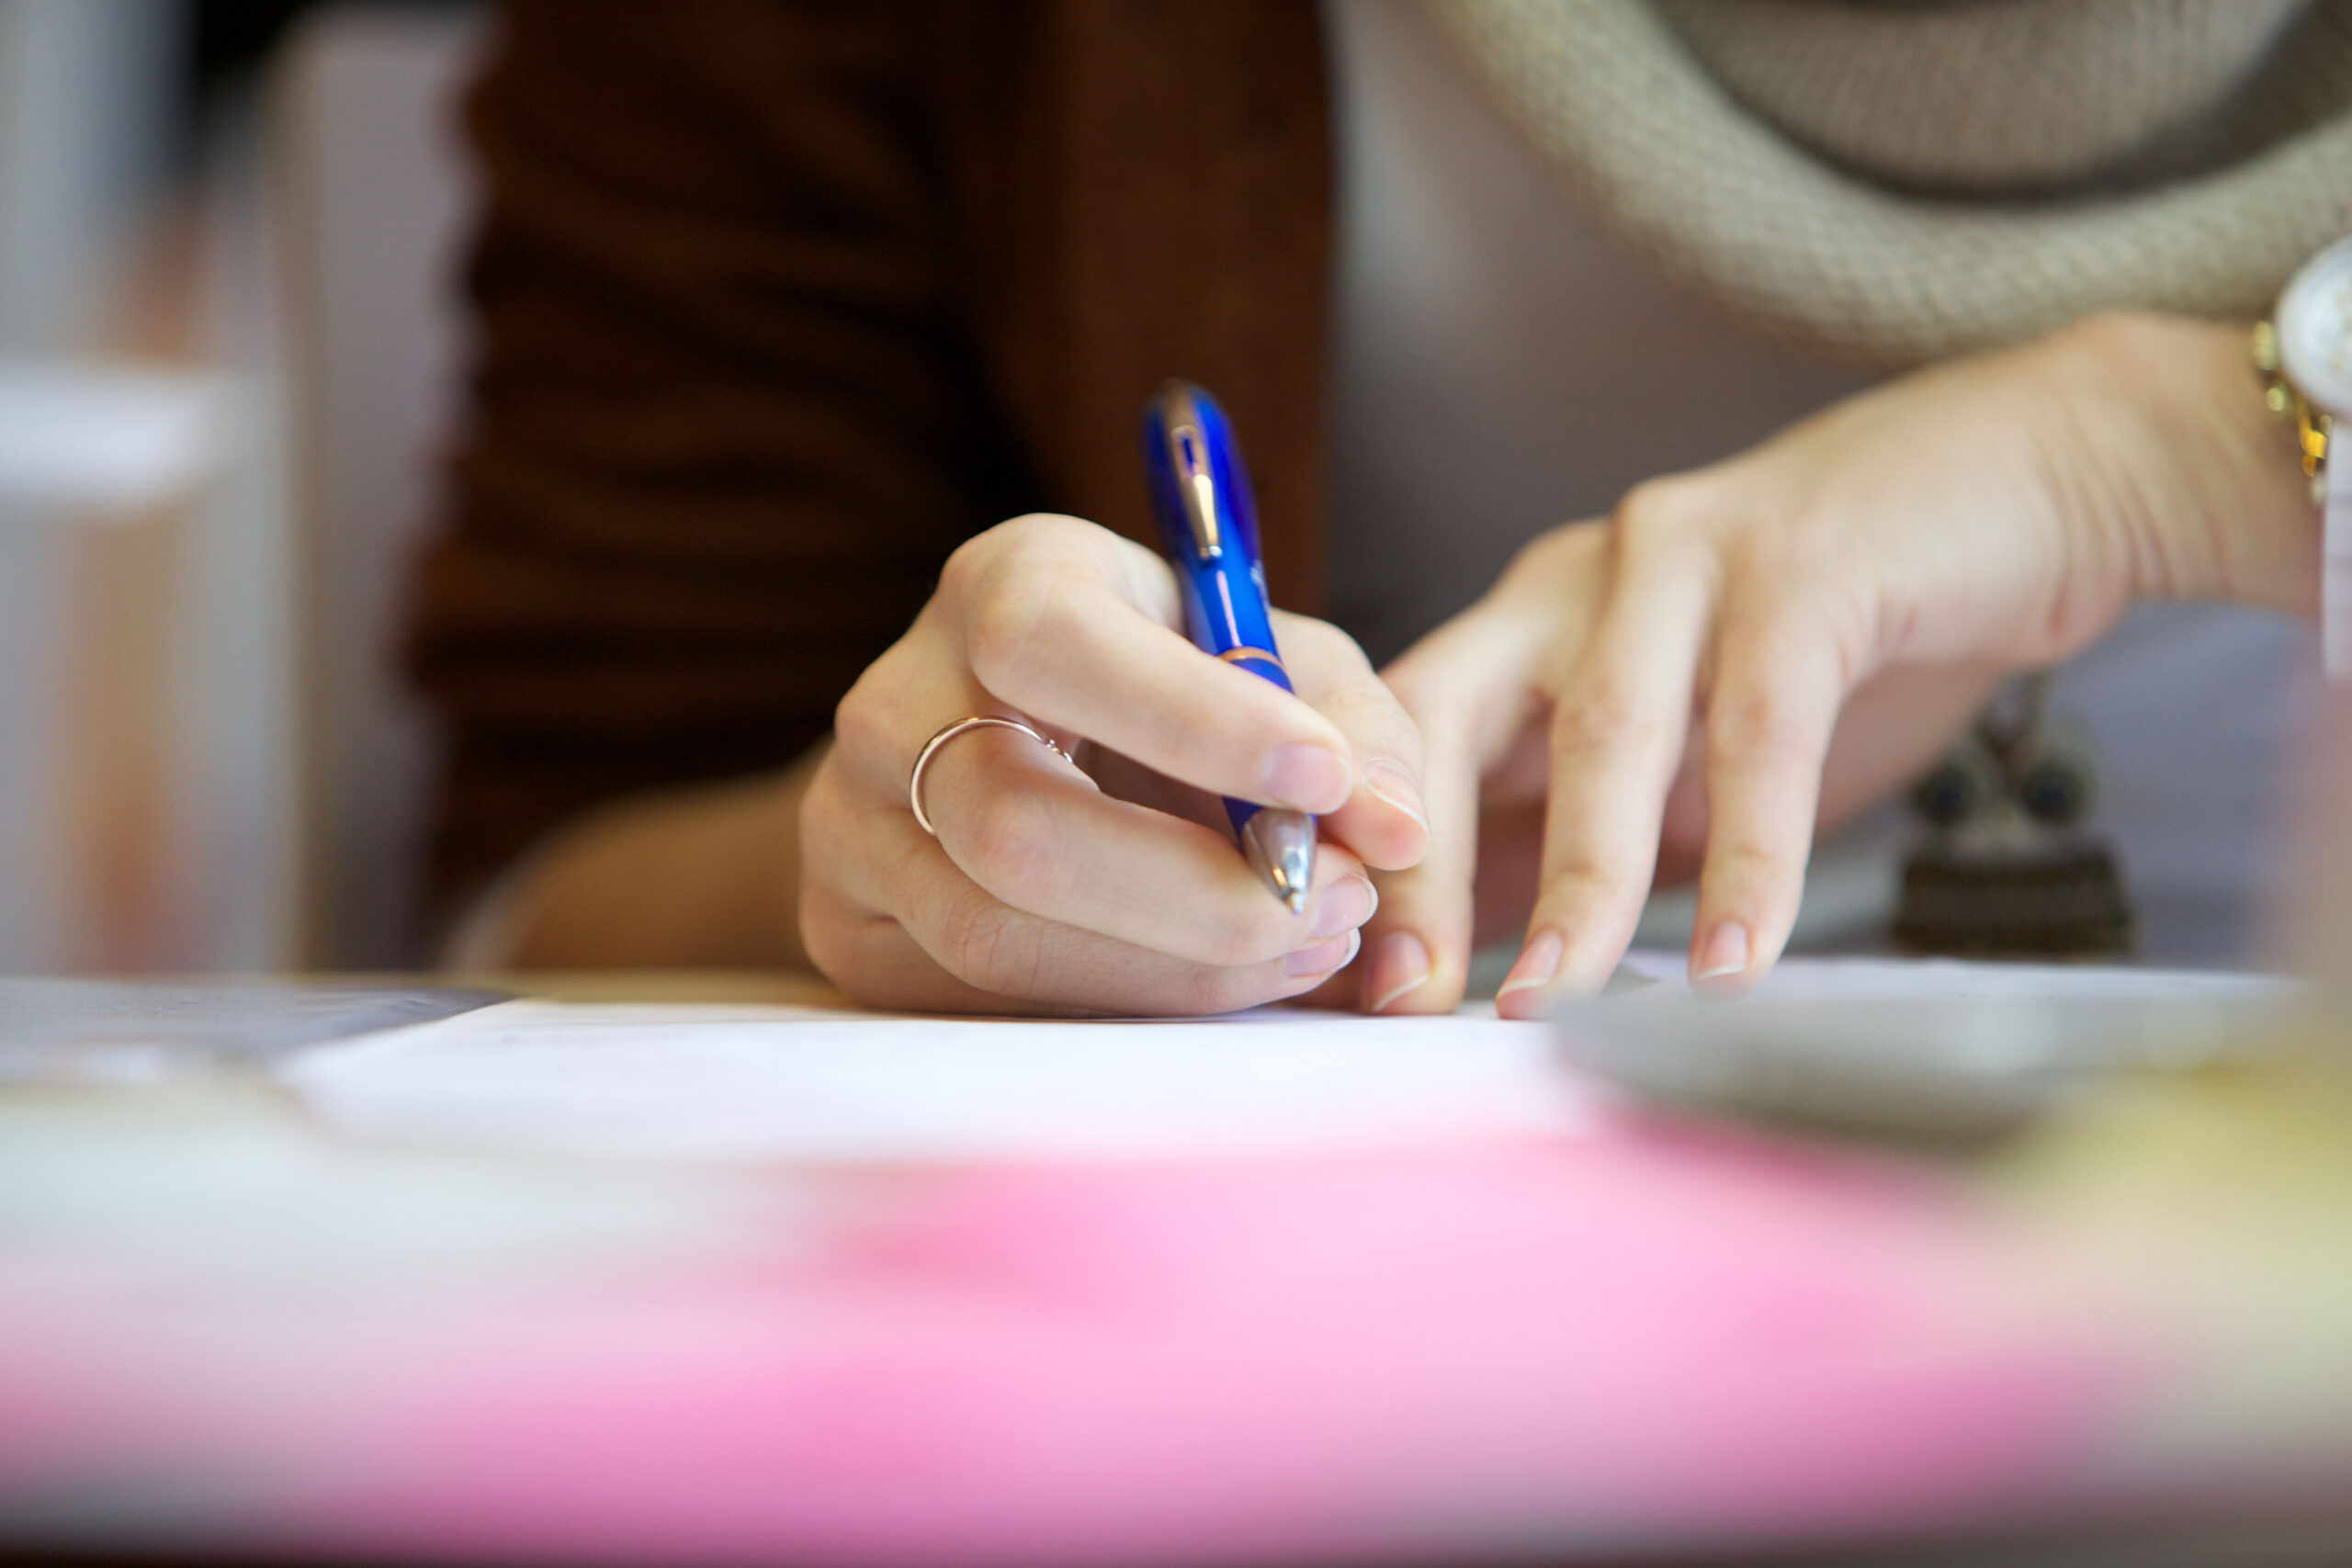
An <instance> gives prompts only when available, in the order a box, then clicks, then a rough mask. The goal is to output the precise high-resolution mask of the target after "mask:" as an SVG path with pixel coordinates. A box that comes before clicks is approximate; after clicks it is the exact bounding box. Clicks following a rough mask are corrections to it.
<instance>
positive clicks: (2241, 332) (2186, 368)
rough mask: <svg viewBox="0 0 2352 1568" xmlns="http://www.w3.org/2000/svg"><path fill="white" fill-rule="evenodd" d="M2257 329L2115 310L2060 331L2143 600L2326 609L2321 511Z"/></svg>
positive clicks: (2104, 500) (2104, 493) (2104, 494)
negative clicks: (2276, 405)
mask: <svg viewBox="0 0 2352 1568" xmlns="http://www.w3.org/2000/svg"><path fill="white" fill-rule="evenodd" d="M2250 325H2251V324H2250V323H2247V322H2238V321H2203V320H2199V319H2194V318H2189V317H2182V316H2165V315H2155V314H2148V313H2115V314H2109V315H2102V316H2098V317H2093V318H2089V319H2086V321H2081V322H2078V323H2076V324H2075V326H2073V327H2070V328H2067V329H2066V330H2065V331H2064V332H2063V333H2059V334H2057V336H2056V338H2055V339H2054V340H2053V344H2054V346H2055V349H2056V352H2057V353H2059V354H2060V355H2062V357H2063V359H2064V364H2065V371H2064V374H2065V376H2066V378H2067V384H2068V386H2069V388H2070V389H2071V392H2072V395H2073V398H2074V399H2075V403H2076V417H2075V419H2074V420H2072V421H2070V422H2069V423H2071V424H2072V425H2073V427H2074V428H2075V430H2076V431H2078V432H2081V433H2083V434H2085V435H2086V436H2087V437H2088V439H2089V445H2090V446H2091V447H2092V449H2093V450H2092V459H2093V467H2094V470H2095V471H2096V473H2097V474H2098V483H2097V484H2096V487H2095V489H2096V491H2098V501H2097V502H2095V503H2094V504H2095V505H2097V506H2098V509H2099V510H2101V511H2103V512H2104V513H2106V514H2107V519H2108V521H2109V524H2110V525H2111V526H2112V527H2113V528H2114V529H2115V530H2116V531H2117V532H2118V533H2119V534H2120V536H2121V537H2122V538H2123V539H2124V540H2125V541H2126V548H2127V549H2128V551H2129V558H2130V560H2131V592H2132V596H2133V597H2134V598H2172V599H2219V600H2229V601H2233V602H2236V603H2240V604H2258V605H2263V606H2267V607H2269V608H2273V609H2279V610H2285V611H2290V612H2292V613H2296V614H2301V615H2315V614H2316V613H2317V611H2318V606H2319V570H2318V561H2319V546H2318V540H2319V530H2318V514H2317V512H2316V511H2315V509H2314V508H2313V507H2312V502H2311V494H2310V488H2309V483H2308V481H2307V480H2306V479H2304V477H2303V473H2302V470H2301V467H2300V466H2299V464H2298V463H2297V460H2296V456H2295V450H2294V444H2293V438H2292V434H2291V432H2290V431H2289V430H2287V429H2286V428H2285V427H2284V426H2283V425H2281V424H2280V423H2279V422H2278V420H2277V419H2275V418H2274V417H2273V416H2272V414H2271V413H2270V411H2269V410H2268V409H2267V407H2266V406H2265V405H2264V402H2263V397H2262V386H2261V381H2260V378H2259V377H2258V376H2257V375H2256V371H2255V369H2254V367H2253V362H2252V359H2251V357H2250V355H2249V352H2248V347H2247V344H2248V341H2249V333H2250Z"/></svg>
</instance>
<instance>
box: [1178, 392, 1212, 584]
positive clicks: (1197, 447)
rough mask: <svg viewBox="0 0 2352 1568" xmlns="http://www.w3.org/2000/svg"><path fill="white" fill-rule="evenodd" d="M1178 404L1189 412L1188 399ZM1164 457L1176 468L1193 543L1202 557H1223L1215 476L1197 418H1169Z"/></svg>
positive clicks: (1207, 558) (1191, 411) (1190, 402)
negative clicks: (1191, 526) (1165, 455)
mask: <svg viewBox="0 0 2352 1568" xmlns="http://www.w3.org/2000/svg"><path fill="white" fill-rule="evenodd" d="M1180 406H1181V408H1182V412H1183V413H1184V414H1186V415H1190V414H1192V413H1193V408H1192V400H1191V399H1189V398H1187V399H1185V400H1183V401H1182V404H1181V405H1180ZM1168 457H1169V461H1170V465H1171V466H1172V467H1173V468H1175V470H1176V489H1177V492H1178V493H1179V494H1181V495H1182V497H1183V498H1184V512H1185V514H1186V515H1187V516H1188V517H1190V518H1191V519H1192V524H1193V548H1194V549H1196V550H1198V551H1199V552H1200V557H1201V558H1202V559H1203V560H1220V559H1222V558H1224V556H1225V540H1224V538H1223V536H1221V534H1220V533H1219V531H1218V529H1217V524H1216V479H1215V478H1213V477H1212V475H1211V473H1210V469H1209V444H1208V438H1207V437H1206V436H1204V435H1203V434H1201V427H1200V423H1199V422H1198V420H1197V418H1182V417H1180V418H1177V419H1173V420H1170V422H1169V425H1168Z"/></svg>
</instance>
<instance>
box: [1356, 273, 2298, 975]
mask: <svg viewBox="0 0 2352 1568" xmlns="http://www.w3.org/2000/svg"><path fill="white" fill-rule="evenodd" d="M2281 440H2282V438H2281V437H2280V436H2279V435H2278V434H2277V433H2275V432H2273V431H2271V430H2270V429H2269V428H2268V427H2267V424H2266V423H2264V419H2263V416H2262V414H2261V412H2260V409H2259V399H2258V397H2257V396H2256V392H2255V390H2254V389H2253V387H2252V385H2251V382H2250V378H2249V376H2248V372H2247V370H2246V367H2245V348H2244V339H2243V336H2242V335H2241V333H2239V332H2238V330H2237V329H2234V328H2232V327H2227V326H2219V325H2214V324H2210V323H2200V322H2187V321H2169V320H2165V319H2161V318H2148V317H2142V318H2120V317H2119V318H2102V319H2098V320H2095V321H2088V322H2086V323H2083V324H2080V325H2078V326H2076V327H2074V328H2070V329H2068V330H2066V331H2065V332H2063V333H2056V334H2053V335H2052V337H2050V338H2047V339H2043V340H2041V341H2040V342H2038V343H2035V344H2029V345H2027V346H2025V347H2023V348H2019V349H2016V350H2012V351H2008V352H2006V353H2002V354H1998V355H1988V356H1985V357H1983V358H1979V359H1975V360H1969V361H1962V362H1959V363H1955V364H1952V365H1950V366H1947V367H1939V368H1936V369H1933V370H1928V371H1924V372H1921V373H1919V374H1917V375H1914V376H1910V377H1907V378H1903V379H1901V380H1897V381H1894V382H1892V383H1890V384H1888V385H1887V386H1885V387H1883V388H1881V389H1877V390H1874V391H1872V392H1870V393H1867V394H1865V395H1862V396H1860V397H1858V398H1855V399H1852V400H1849V401H1848V402H1846V403H1843V404H1841V405H1839V406H1838V407H1836V408H1833V409H1831V410H1829V411H1827V412H1825V413H1823V414H1821V415H1819V416H1817V417H1816V418H1815V419H1812V420H1810V421H1807V422H1805V423H1802V424H1799V425H1796V426H1794V427H1792V428H1791V429H1790V430H1788V431H1786V432H1784V433H1783V434H1781V435H1780V436H1778V437H1776V438H1775V439H1773V440H1771V441H1770V442H1768V443H1766V444H1765V445H1763V446H1759V447H1758V448H1756V449H1754V450H1753V451H1750V452H1748V453H1747V454H1744V455H1742V456H1740V457H1736V458H1733V459H1731V460H1729V461H1726V462H1724V463H1722V464H1719V465H1716V466H1715V467H1713V468H1706V469H1703V470H1701V471H1698V472H1696V473H1692V474H1688V475H1683V476H1680V477H1677V478H1674V479H1664V480H1660V481H1656V482H1653V483H1651V484H1648V485H1645V486H1643V487H1641V488H1639V489H1637V490H1636V491H1634V492H1633V493H1632V494H1631V495H1629V496H1628V497H1627V498H1626V500H1625V501H1624V502H1623V504H1622V505H1621V506H1620V507H1619V508H1618V510H1617V512H1616V513H1615V515H1613V516H1612V517H1611V518H1610V519H1608V520H1607V521H1606V522H1593V523H1585V524H1579V525H1572V526H1569V527H1566V528H1563V529H1560V530H1557V531H1555V532H1554V533H1552V534H1549V535H1546V536H1544V537H1542V538H1540V539H1538V540H1536V541H1535V542H1534V543H1533V544H1532V545H1531V546H1530V547H1528V548H1527V549H1526V550H1525V551H1524V552H1522V554H1521V556H1520V558H1518V559H1517V560H1516V561H1515V562H1514V563H1513V565H1512V566H1511V568H1510V570H1509V571H1508V572H1507V573H1506V574H1505V575H1504V577H1503V579H1502V580H1501V581H1499V582H1498V584H1497V585H1496V587H1495V588H1494V590H1493V591H1492V592H1489V593H1488V594H1487V596H1486V597H1485V598H1484V599H1483V600H1481V601H1480V602H1479V603H1478V604H1476V605H1474V606H1473V607H1472V608H1471V609H1469V610H1468V611H1465V612H1464V614H1463V615H1460V616H1458V617H1457V618H1456V619H1454V620H1453V621H1452V622H1450V623H1449V624H1447V625H1446V626H1442V627H1440V628H1439V629H1438V630H1437V631H1436V632H1434V633H1432V634H1431V635H1430V637H1428V638H1426V639H1424V640H1423V641H1422V642H1421V643H1420V644H1419V645H1418V646H1417V647H1415V648H1414V649H1411V650H1410V651H1409V652H1408V653H1407V654H1406V655H1405V656H1404V658H1402V659H1401V660H1398V661H1397V664H1396V665H1395V666H1393V667H1392V668H1391V669H1390V670H1389V671H1387V672H1386V673H1387V678H1388V681H1389V682H1390V684H1391V686H1392V687H1393V688H1394V689H1395V691H1396V692H1397V694H1398V696H1399V698H1400V699H1401V700H1402V702H1403V703H1404V705H1405V707H1406V709H1407V711H1408V712H1409V713H1410V714H1412V715H1413V716H1414V717H1415V718H1416V719H1417V720H1418V721H1419V725H1420V727H1421V730H1422V734H1423V737H1424V739H1425V741H1426V743H1427V745H1428V748H1429V757H1430V763H1429V771H1428V778H1427V795H1428V801H1429V809H1430V822H1431V835H1432V836H1431V841H1430V852H1429V854H1428V856H1427V858H1426V859H1425V860H1424V861H1423V862H1422V863H1420V864H1419V866H1417V867H1416V868H1414V869H1412V870H1410V871H1408V872H1405V873H1402V874H1395V875H1390V876H1386V877H1384V878H1382V879H1381V883H1382V897H1383V907H1382V908H1381V910H1380V913H1379V915H1378V917H1377V919H1375V920H1374V922H1373V923H1372V924H1371V925H1370V926H1368V927H1367V929H1366V931H1365V939H1366V942H1367V957H1366V961H1365V962H1364V963H1363V964H1359V965H1358V968H1359V970H1360V971H1361V973H1362V979H1361V983H1360V989H1361V1000H1362V1002H1363V1005H1365V1006H1366V1007H1368V1008H1371V1009H1373V1010H1395V1011H1432V1010H1444V1009H1448V1008H1451V1007H1453V1005H1454V1004H1455V1002H1456V1001H1457V1000H1458V999H1459V997H1460V995H1461V990H1462V975H1463V970H1464V965H1465V964H1466V962H1467V957H1468V953H1469V949H1470V944H1471V942H1472V940H1473V933H1474V928H1475V927H1476V925H1477V924H1478V923H1479V917H1480V915H1481V914H1483V916H1484V918H1485V920H1486V923H1487V925H1488V926H1489V928H1492V927H1494V926H1497V925H1498V924H1499V923H1500V921H1501V920H1502V919H1506V918H1509V917H1511V916H1515V915H1516V914H1518V913H1521V912H1524V911H1526V910H1528V908H1529V907H1530V905H1531V904H1532V915H1530V916H1529V917H1528V925H1527V940H1526V943H1525V945H1524V947H1523V948H1522V950H1521V954H1520V957H1519V961H1518V963H1517V964H1516V966H1515V967H1514V968H1513V969H1512V971H1511V974H1510V978H1509V979H1508V980H1507V981H1506V983H1505V987H1504V990H1503V993H1502V995H1501V996H1500V997H1499V998H1498V1006H1499V1007H1500V1008H1501V1010H1503V1011H1504V1012H1505V1013H1506V1014H1507V1015H1510V1016H1514V1017H1532V1016H1536V1015H1537V1014H1539V1013H1540V1012H1541V1010H1542V1009H1543V1007H1544V1003H1545V1002H1546V1000H1547V999H1548V998H1550V997H1551V996H1552V995H1554V994H1556V993H1562V992H1568V993H1589V992H1590V991H1591V990H1593V989H1595V988H1597V987H1599V986H1600V983H1601V982H1602V981H1603V980H1605V979H1606V978H1607V976H1608V975H1609V973H1610V971H1611V969H1612V968H1613V967H1614V965H1615V964H1616V963H1617V961H1618V959H1619V958H1620V957H1622V956H1623V953H1624V950H1625V947H1626V945H1627V943H1628V942H1630V941H1631V938H1632V933H1633V930H1634V922H1635V920H1636V919H1638V917H1639V914H1640V911H1641V907H1642V903H1643V901H1644V899H1645V897H1646V896H1647V893H1648V890H1649V887H1650V886H1651V883H1652V880H1653V876H1654V874H1656V873H1657V871H1658V870H1660V869H1661V868H1664V869H1668V870H1672V869H1676V868H1677V867H1678V866H1681V867H1687V866H1688V865H1690V864H1691V863H1696V864H1697V866H1698V870H1699V879H1700V881H1699V902H1698V922H1697V927H1696V930H1695V932H1694V935H1693V939H1692V945H1691V954H1690V963H1691V973H1692V976H1693V979H1694V981H1695V982H1696V983H1698V984H1700V985H1701V986H1702V987H1705V988H1711V989H1716V990H1722V991H1736V990H1739V989H1742V988H1744V987H1747V986H1748V985H1750V984H1752V983H1753V982H1754V981H1755V980H1756V979H1757V978H1758V977H1759V976H1761V975H1762V974H1763V973H1764V972H1765V971H1766V970H1767V969H1768V968H1769V967H1770V965H1771V964H1772V962H1773V961H1774V959H1775V958H1776V957H1777V956H1778V955H1779V953H1780V952H1781V946H1782V945H1783V943H1784V942H1786V941H1787V938H1788V933H1789V930H1790V927H1791V926H1792V923H1793V921H1794V919H1795V916H1796V908H1797V901H1798V896H1799V893H1800V891H1801V889H1802V886H1803V880H1804V866H1805V861H1806V857H1807V853H1808V851H1809V849H1810V846H1811V842H1812V839H1813V836H1814V832H1815V824H1816V820H1817V819H1827V820H1835V819H1836V818H1838V816H1840V815H1842V814H1844V813H1846V812H1849V811H1851V810H1853V809H1855V808H1857V807H1860V805H1862V804H1865V803H1867V802H1868V801H1869V800H1871V799H1872V798H1875V797H1876V796H1877V795H1881V794H1883V793H1884V792H1885V791H1886V790H1888V789H1890V788H1892V787H1894V785H1896V784H1900V783H1901V782H1903V781H1904V780H1905V779H1906V778H1908V777H1910V776H1912V775H1914V774H1915V773H1917V772H1918V771H1919V770H1920V769H1921V768H1922V767H1923V766H1924V765H1925V764H1926V763H1928V761H1931V760H1932V759H1933V758H1934V757H1935V756H1936V755H1937V754H1938V753H1939V751H1940V750H1942V749H1943V748H1944V747H1945V746H1946V745H1947V744H1948V743H1949V741H1950V739H1951V736H1952V734H1953V732H1954V731H1955V730H1956V729H1957V728H1959V727H1960V726H1961V725H1962V723H1963V722H1964V721H1965V720H1966V718H1967V716H1969V715H1970V714H1971V713H1972V712H1973V711H1974V709H1975V708H1976V707H1977V705H1979V704H1980V703H1981V702H1982V700H1983V699H1984V697H1985V694H1987V693H1988V692H1989V691H1990V689H1991V688H1992V686H1993V685H1994V684H1995V683H1996V682H1997V681H1998V680H1999V679H2000V678H2002V677H2003V676H2004V675H2006V674H2007V673H2008V672H2010V671H2017V670H2021V669H2027V668H2031V667H2035V666H2039V665H2043V664H2048V663H2051V662H2054V661H2056V660H2062V659H2064V658H2065V657H2067V656H2068V655H2069V654H2071V653H2073V652H2075V650H2076V649H2080V648H2082V647H2083V646H2084V645H2085V644H2086V643H2088V642H2089V641H2091V640H2092V639H2093V638H2095V637H2098V635H2099V634H2100V633H2102V632H2103V631H2105V630H2106V629H2107V628H2108V626H2110V625H2111V624H2112V623H2113V622H2114V620H2115V619H2116V617H2117V616H2118V615H2120V614H2121V612H2122V611H2123V609H2124V608H2125V607H2126V606H2127V605H2129V604H2131V602H2132V601H2133V600H2134V599H2135V598H2138V597H2140V596H2143V595H2149V594H2169V595H2188V594H2215V595H2228V596H2233V597H2237V598H2241V599H2247V600H2255V601H2259V602H2266V603H2271V604H2282V605H2295V606H2301V607H2308V605H2309V604H2310V602H2311V599H2312V595H2313V592H2314V590H2313V589H2312V579H2313V572H2312V559H2311V557H2312V553H2313V535H2312V525H2311V521H2310V516H2309V508H2308V503H2307V502H2301V501H2300V499H2299V497H2298V496H2297V493H2296V489H2295V487H2296V485H2297V484H2298V483H2299V482H2300V480H2299V476H2297V475H2295V474H2294V471H2293V463H2292V461H2291V459H2290V458H2289V457H2286V456H2285V453H2284V449H2283V446H2282V445H2281ZM1482 817H1483V820H1482ZM1498 829H1499V831H1498ZM1482 830H1483V831H1484V832H1485V833H1486V836H1487V840H1488V841H1487V843H1485V844H1483V845H1482V844H1481V842H1480V839H1481V834H1482ZM1538 831H1540V835H1541V843H1542V849H1541V853H1540V858H1539V857H1538V856H1537V854H1536V853H1535V852H1534V840H1535V835H1536V833H1537V832H1538ZM1474 878H1475V884H1474ZM1514 881H1515V882H1516V883H1517V886H1516V887H1513V886H1511V884H1512V883H1513V882H1514ZM1474 886H1475V887H1476V895H1477V896H1476V897H1474ZM1514 894H1515V895H1516V897H1515V900H1514V897H1513V895H1514ZM1482 898H1483V901H1484V902H1485V903H1486V904H1487V908H1486V909H1485V910H1483V911H1481V910H1479V909H1478V908H1477V905H1478V903H1479V902H1480V901H1481V899H1482ZM1513 902H1515V904H1516V908H1503V907H1501V906H1508V905H1510V904H1512V903H1513Z"/></svg>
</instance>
